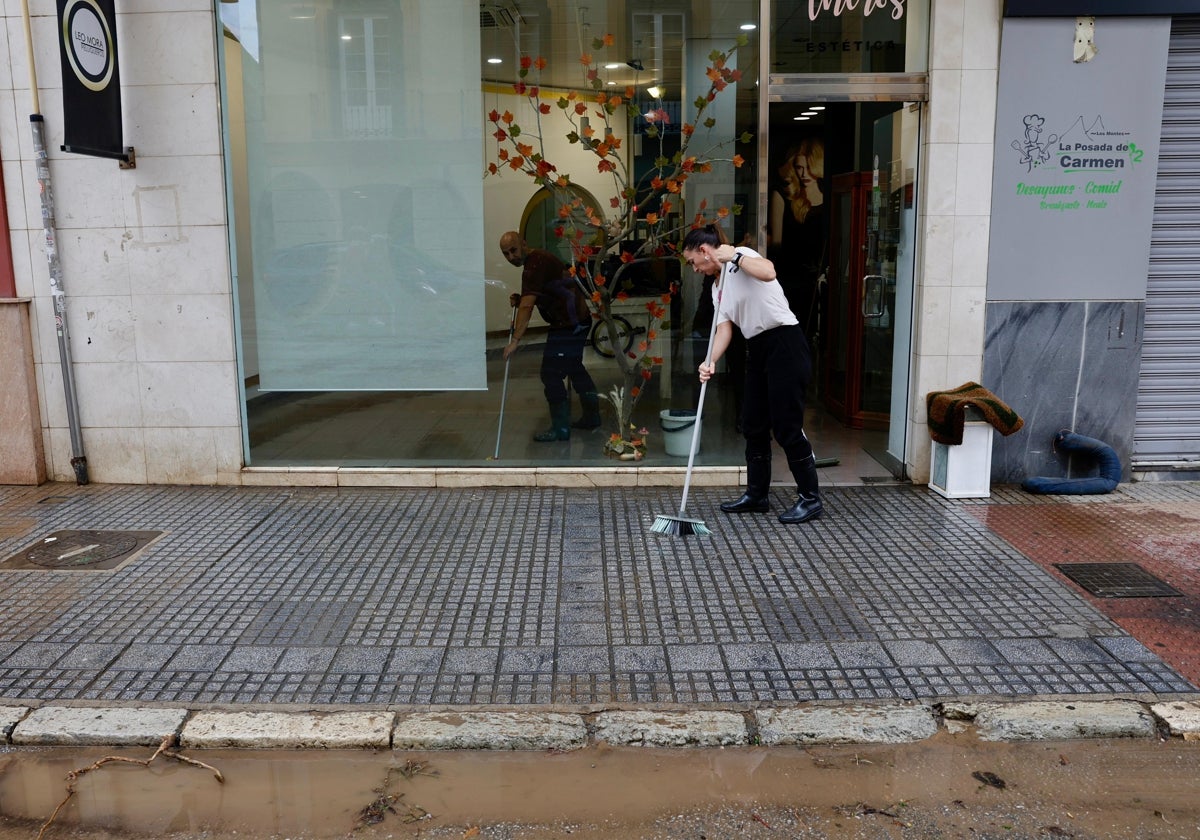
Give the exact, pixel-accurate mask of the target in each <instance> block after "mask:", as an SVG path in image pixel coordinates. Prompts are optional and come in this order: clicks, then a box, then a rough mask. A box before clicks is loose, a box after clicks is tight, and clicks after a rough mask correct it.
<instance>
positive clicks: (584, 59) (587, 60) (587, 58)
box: [579, 53, 592, 64]
mask: <svg viewBox="0 0 1200 840" xmlns="http://www.w3.org/2000/svg"><path fill="white" fill-rule="evenodd" d="M579 63H580V64H591V63H592V54H591V53H584V54H583V55H581V56H579Z"/></svg>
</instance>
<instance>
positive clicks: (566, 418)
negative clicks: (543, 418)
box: [533, 402, 571, 443]
mask: <svg viewBox="0 0 1200 840" xmlns="http://www.w3.org/2000/svg"><path fill="white" fill-rule="evenodd" d="M533 439H534V440H536V441H537V442H538V443H554V442H555V441H557V440H570V439H571V404H570V403H569V402H557V403H550V428H549V429H546V431H544V432H538V433H537V434H536V435H534V436H533Z"/></svg>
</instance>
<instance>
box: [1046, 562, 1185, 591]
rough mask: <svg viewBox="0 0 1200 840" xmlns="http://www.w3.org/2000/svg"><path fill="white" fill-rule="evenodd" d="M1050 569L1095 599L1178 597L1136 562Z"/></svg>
mask: <svg viewBox="0 0 1200 840" xmlns="http://www.w3.org/2000/svg"><path fill="white" fill-rule="evenodd" d="M1054 568H1056V569H1058V570H1059V571H1060V572H1062V573H1063V574H1064V575H1066V576H1067V577H1069V578H1070V579H1071V580H1073V581H1075V583H1077V584H1079V585H1080V586H1082V587H1083V588H1084V589H1086V590H1087V591H1088V592H1090V593H1091V594H1093V595H1095V596H1096V597H1098V598H1164V597H1166V598H1169V597H1172V596H1176V595H1178V596H1182V595H1183V593H1182V592H1180V591H1179V590H1178V589H1176V588H1175V587H1173V586H1171V585H1170V584H1168V583H1166V582H1164V581H1161V580H1159V579H1158V578H1156V577H1155V576H1154V575H1152V574H1150V573H1149V572H1147V571H1146V570H1145V569H1143V568H1142V567H1141V566H1139V565H1138V564H1137V563H1055V564H1054Z"/></svg>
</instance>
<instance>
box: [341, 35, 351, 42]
mask: <svg viewBox="0 0 1200 840" xmlns="http://www.w3.org/2000/svg"><path fill="white" fill-rule="evenodd" d="M342 40H343V41H349V40H352V39H351V36H349V35H343V36H342Z"/></svg>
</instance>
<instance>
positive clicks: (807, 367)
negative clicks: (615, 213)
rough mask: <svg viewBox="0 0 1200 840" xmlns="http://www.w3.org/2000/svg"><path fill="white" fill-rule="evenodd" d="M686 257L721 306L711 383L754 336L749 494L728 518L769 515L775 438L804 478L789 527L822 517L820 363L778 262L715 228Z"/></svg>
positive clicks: (747, 420) (746, 427) (691, 243)
mask: <svg viewBox="0 0 1200 840" xmlns="http://www.w3.org/2000/svg"><path fill="white" fill-rule="evenodd" d="M683 256H684V259H685V260H687V263H688V265H690V266H691V267H692V268H693V269H694V270H695V271H698V272H700V273H701V274H707V275H709V276H711V277H714V278H716V282H715V283H714V284H713V305H714V306H716V307H717V309H718V311H719V315H718V316H717V334H716V338H715V339H714V340H713V347H712V355H711V358H710V359H708V360H707V361H705V362H703V363H701V365H700V381H701V382H707V381H708V379H709V378H710V377H711V376H712V375H713V373H714V371H715V370H716V363H717V360H718V359H720V358H721V356H722V354H723V353H724V352H725V350H726V349H727V348H728V347H729V340H730V336H731V334H732V327H733V326H737V327H738V328H739V329H740V330H741V331H742V334H743V335H744V336H745V337H746V347H747V357H746V388H745V394H744V397H743V399H742V434H743V435H744V436H745V438H746V490H745V492H744V493H742V496H741V498H739V499H737V500H735V501H732V502H724V503H722V505H721V510H723V511H725V512H726V513H766V512H767V511H768V510H770V509H771V502H770V490H771V434H772V432H773V433H774V434H775V440H777V441H778V442H779V445H780V446H781V447H782V448H783V451H784V454H785V455H787V462H788V467H789V468H790V469H791V471H792V476H793V477H794V478H795V479H796V490H797V493H798V498H797V499H796V503H795V504H794V505H792V506H791V507H790V508H788V509H787V510H786V511H784V512H783V513H781V514H780V515H779V521H780V522H783V523H785V524H794V523H798V522H807V521H808V520H810V519H816V518H817V517H818V516H820V515H821V511H822V506H821V496H820V493H819V492H818V488H817V467H816V459H815V458H814V456H813V450H812V445H811V444H809V442H808V438H807V437H805V435H804V395H805V392H806V391H807V390H808V384H809V380H810V379H811V378H812V359H811V357H810V356H809V352H808V341H807V340H805V338H804V331H803V330H802V329H801V327H800V324H799V322H798V321H797V319H796V316H795V315H794V314H792V310H791V309H789V308H788V302H787V298H786V297H784V294H783V288H782V287H781V286H780V285H779V282H778V280H776V277H775V264H774V263H772V262H771V261H770V260H769V259H767V258H766V257H763V256H761V255H760V254H758V253H757V252H756V251H754V250H753V249H751V248H746V247H738V248H735V247H734V246H732V245H728V244H723V243H722V241H721V236H720V233H719V232H718V231H717V229H716V228H715V227H713V226H711V225H710V226H708V227H703V228H697V229H695V230H692V231H690V232H689V233H688V235H687V236H686V237H685V238H684V240H683Z"/></svg>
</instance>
